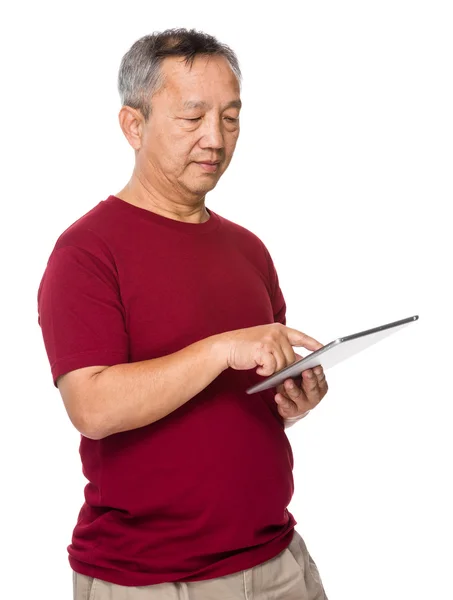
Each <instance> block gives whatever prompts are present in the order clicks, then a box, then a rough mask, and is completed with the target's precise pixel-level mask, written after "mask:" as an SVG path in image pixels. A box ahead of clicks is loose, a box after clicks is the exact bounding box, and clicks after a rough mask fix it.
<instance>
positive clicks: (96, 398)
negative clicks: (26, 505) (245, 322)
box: [57, 323, 322, 439]
mask: <svg viewBox="0 0 453 600" xmlns="http://www.w3.org/2000/svg"><path fill="white" fill-rule="evenodd" d="M293 346H303V347H305V348H307V349H309V350H317V349H318V348H320V347H321V346H322V345H321V344H320V343H319V342H317V341H316V340H314V339H313V338H311V337H309V336H307V335H306V334H304V333H302V332H301V331H297V330H296V329H291V328H289V327H286V326H285V325H282V324H281V323H272V324H268V325H258V326H255V327H247V328H245V329H236V330H234V331H227V332H224V333H220V334H217V335H214V336H210V337H208V338H205V339H203V340H200V341H198V342H195V343H194V344H191V345H190V346H187V347H186V348H183V349H182V350H179V351H178V352H175V353H173V354H170V355H168V356H162V357H159V358H153V359H150V360H145V361H141V362H133V363H125V364H117V365H113V366H109V367H86V368H82V369H77V370H74V371H70V372H69V373H67V374H66V375H63V376H62V377H61V378H60V379H59V380H58V382H57V384H58V388H59V390H60V392H61V395H62V397H63V401H64V403H65V406H66V410H67V412H68V414H69V417H70V419H71V421H72V422H73V424H74V426H75V427H76V428H77V429H78V430H79V431H80V432H81V433H82V434H83V435H85V436H86V437H88V438H92V439H101V438H104V437H106V436H108V435H112V434H113V433H119V432H120V431H128V430H130V429H136V428H138V427H144V426H145V425H149V424H151V423H154V422H155V421H158V420H159V419H162V418H163V417H166V416H167V415H168V414H170V413H171V412H173V411H174V410H176V409H177V408H179V407H180V406H182V405H183V404H185V403H186V402H187V401H188V400H190V399H191V398H193V397H194V396H196V395H197V394H198V393H199V392H201V391H202V390H204V389H205V388H206V387H207V386H208V385H209V384H210V383H211V382H212V381H213V380H214V379H215V378H216V377H218V376H219V375H220V373H222V371H224V370H225V369H227V368H229V367H231V368H232V369H237V370H247V369H253V368H256V367H258V368H257V369H256V372H257V374H259V375H263V376H268V375H272V374H273V373H275V371H278V370H280V369H283V368H284V367H286V366H287V365H290V364H292V363H293V362H294V361H295V359H296V357H295V353H294V350H293Z"/></svg>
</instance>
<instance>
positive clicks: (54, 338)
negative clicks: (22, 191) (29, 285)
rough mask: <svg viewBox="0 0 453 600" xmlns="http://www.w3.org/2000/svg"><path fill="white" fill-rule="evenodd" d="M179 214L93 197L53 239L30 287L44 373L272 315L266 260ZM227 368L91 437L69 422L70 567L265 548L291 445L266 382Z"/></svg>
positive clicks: (285, 497)
mask: <svg viewBox="0 0 453 600" xmlns="http://www.w3.org/2000/svg"><path fill="white" fill-rule="evenodd" d="M208 211H209V214H210V218H209V220H208V221H206V222H204V223H199V224H195V223H183V222H180V221H175V220H173V219H169V218H166V217H163V216H161V215H158V214H156V213H152V212H150V211H148V210H145V209H143V208H139V207H136V206H133V205H131V204H129V203H127V202H125V201H123V200H121V199H119V198H117V197H115V196H109V198H108V199H107V200H103V201H101V202H99V204H97V206H95V207H94V208H93V209H92V210H90V211H89V212H88V213H87V214H85V215H84V216H82V217H81V218H80V219H78V220H77V221H76V222H75V223H74V224H73V225H71V226H70V227H69V228H68V229H67V230H66V231H65V232H64V233H63V234H62V235H61V236H60V237H59V239H58V241H57V243H56V245H55V248H54V250H53V251H52V253H51V256H50V258H49V261H48V264H47V267H46V270H45V272H44V275H43V278H42V281H41V284H40V287H39V292H38V313H39V317H38V322H39V324H40V326H41V328H42V333H43V337H44V343H45V346H46V351H47V354H48V357H49V362H50V365H51V371H52V377H53V381H54V383H55V382H56V380H57V378H58V377H59V376H60V375H62V374H64V373H67V372H68V371H72V370H74V369H79V368H81V367H88V366H94V365H114V364H120V363H127V362H136V361H143V360H147V359H152V358H156V357H159V356H164V355H167V354H171V353H173V352H177V351H178V350H180V349H182V348H184V347H186V346H188V345H190V344H192V343H194V342H196V341H198V340H201V339H203V338H206V337H209V336H211V335H214V334H218V333H221V332H224V331H230V330H234V329H240V328H244V327H252V326H255V325H263V324H265V323H272V322H274V321H280V322H281V323H283V324H285V311H286V306H285V301H284V298H283V295H282V292H281V290H280V287H279V284H278V277H277V273H276V271H275V268H274V265H273V262H272V259H271V257H270V255H269V253H268V251H267V249H266V247H265V246H264V244H263V242H261V240H260V239H259V238H258V237H257V236H256V235H254V234H253V233H251V232H250V231H248V230H247V229H245V228H243V227H241V226H239V225H237V224H235V223H233V222H231V221H229V220H227V219H225V218H223V217H221V216H220V215H218V214H216V213H215V212H213V211H212V210H209V209H208ZM261 379H262V377H260V376H259V375H257V374H256V372H255V369H251V370H249V371H236V370H233V369H227V370H226V371H224V372H223V373H222V374H221V375H220V376H219V377H217V378H216V379H215V380H214V381H213V382H212V383H211V384H210V385H209V386H208V387H207V388H205V389H204V390H203V391H202V392H200V393H199V394H197V395H196V396H195V397H193V398H192V399H191V400H190V401H189V402H187V403H185V404H184V405H183V406H181V407H180V408H179V409H177V410H175V411H173V412H172V413H170V414H169V415H167V416H166V417H165V418H163V419H160V420H159V421H156V422H155V423H152V424H151V425H147V426H145V427H140V428H138V429H134V430H131V431H126V432H122V433H116V434H113V435H110V436H108V437H106V438H104V439H101V440H91V439H88V438H86V437H84V436H81V443H80V455H81V460H82V466H83V473H84V475H85V477H86V478H87V480H88V484H87V485H86V487H85V502H84V504H83V506H82V509H81V511H80V513H79V517H78V520H77V524H76V526H75V529H74V533H73V537H72V543H71V544H70V545H69V546H68V552H69V562H70V565H71V567H72V568H73V569H74V570H75V571H77V572H79V573H82V574H84V575H88V576H92V577H96V578H99V579H103V580H105V581H110V582H112V583H116V584H120V585H126V586H143V585H152V584H158V583H164V582H173V581H185V582H188V581H197V580H203V579H211V578H215V577H221V576H224V575H229V574H231V573H236V572H239V571H242V570H245V569H249V568H251V567H253V566H256V565H258V564H260V563H262V562H265V561H266V560H270V559H271V558H273V557H275V556H276V555H277V554H279V553H280V552H281V551H283V550H284V549H285V548H286V547H287V546H288V545H289V543H290V542H291V539H292V536H293V530H294V526H295V525H296V524H297V522H296V520H295V519H294V517H293V516H292V514H291V513H290V512H289V511H288V510H287V506H288V504H289V503H290V501H291V498H292V496H293V491H294V487H293V486H294V483H293V474H292V469H293V455H292V451H291V445H290V443H289V440H288V438H287V436H286V433H285V430H284V422H283V419H282V417H281V416H280V415H279V413H278V407H277V405H276V403H275V401H274V395H275V390H272V389H271V390H267V391H265V392H261V393H257V394H252V395H248V394H246V393H245V390H246V388H248V387H249V386H250V385H252V384H254V383H256V382H257V381H260V380H261Z"/></svg>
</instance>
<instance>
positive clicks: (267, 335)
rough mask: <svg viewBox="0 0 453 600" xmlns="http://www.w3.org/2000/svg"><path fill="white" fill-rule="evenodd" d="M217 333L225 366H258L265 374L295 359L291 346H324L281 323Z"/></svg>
mask: <svg viewBox="0 0 453 600" xmlns="http://www.w3.org/2000/svg"><path fill="white" fill-rule="evenodd" d="M219 337H220V338H221V340H222V346H223V347H224V351H225V353H226V364H227V367H231V368H232V369H236V370H238V371H242V370H247V369H253V368H254V367H258V368H257V369H256V373H257V374H258V375H264V376H266V377H267V376H269V375H273V374H274V373H275V372H276V371H279V370H280V369H283V368H284V367H287V366H288V365H291V364H293V363H294V362H295V361H296V360H297V358H298V355H296V354H295V352H294V350H293V346H302V347H303V348H306V349H307V350H312V351H315V350H319V348H322V347H323V345H322V344H321V343H320V342H318V341H317V340H315V339H314V338H312V337H309V336H308V335H306V334H305V333H302V332H301V331H298V330H297V329H291V328H290V327H286V325H282V324H281V323H271V324H269V325H258V326H257V327H247V328H245V329H237V330H235V331H227V332H225V333H223V334H220V335H219Z"/></svg>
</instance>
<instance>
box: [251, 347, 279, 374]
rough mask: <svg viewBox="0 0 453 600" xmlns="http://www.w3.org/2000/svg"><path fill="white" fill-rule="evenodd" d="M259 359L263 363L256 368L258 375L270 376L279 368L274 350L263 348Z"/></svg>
mask: <svg viewBox="0 0 453 600" xmlns="http://www.w3.org/2000/svg"><path fill="white" fill-rule="evenodd" d="M258 360H259V363H260V365H261V366H259V367H258V368H257V370H256V372H257V374H258V375H264V376H265V377H269V375H273V374H274V373H275V371H276V370H277V359H276V357H275V355H274V353H273V352H271V351H269V350H267V349H265V348H263V349H262V350H261V353H260V355H259V359H258Z"/></svg>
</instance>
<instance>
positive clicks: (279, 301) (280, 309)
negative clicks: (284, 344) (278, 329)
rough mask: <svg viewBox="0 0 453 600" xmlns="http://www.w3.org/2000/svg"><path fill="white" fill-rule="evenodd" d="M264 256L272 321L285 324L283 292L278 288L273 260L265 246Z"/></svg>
mask: <svg viewBox="0 0 453 600" xmlns="http://www.w3.org/2000/svg"><path fill="white" fill-rule="evenodd" d="M265 252H266V258H267V263H268V268H269V283H270V289H271V301H272V309H273V312H274V322H275V323H282V324H283V325H286V302H285V298H284V296H283V292H282V290H281V289H280V284H279V280H278V275H277V271H276V269H275V265H274V262H273V261H272V258H271V255H270V254H269V251H268V250H267V248H265Z"/></svg>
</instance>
